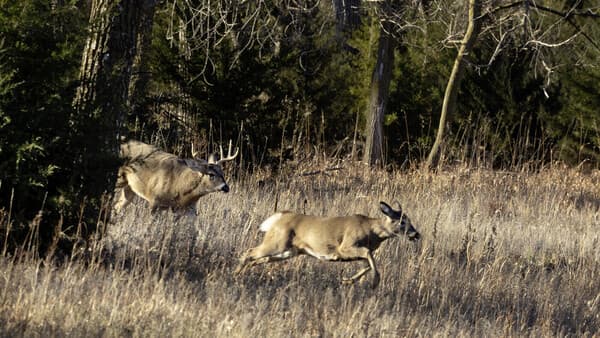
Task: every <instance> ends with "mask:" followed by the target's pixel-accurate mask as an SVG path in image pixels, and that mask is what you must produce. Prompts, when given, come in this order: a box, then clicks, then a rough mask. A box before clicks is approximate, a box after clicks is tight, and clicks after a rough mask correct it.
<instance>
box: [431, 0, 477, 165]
mask: <svg viewBox="0 0 600 338" xmlns="http://www.w3.org/2000/svg"><path fill="white" fill-rule="evenodd" d="M480 15H481V0H469V18H468V20H469V21H468V25H467V31H466V32H465V36H464V37H463V40H462V41H461V45H460V48H459V50H458V53H457V54H456V58H455V59H454V66H453V67H452V72H451V73H450V78H449V79H448V84H447V85H446V92H445V93H444V101H443V103H442V112H441V114H440V123H439V126H438V131H437V135H436V137H435V142H434V143H433V146H432V147H431V151H430V152H429V156H428V157H427V162H425V166H426V167H427V168H434V167H436V166H437V165H438V162H439V159H440V146H441V144H442V141H443V138H444V127H445V125H446V120H447V119H448V117H449V116H450V117H451V116H452V115H453V114H454V112H455V111H456V97H457V95H458V89H459V88H460V83H461V81H462V77H463V73H464V69H465V62H466V61H465V59H464V58H465V56H467V55H468V54H469V53H470V52H471V50H472V49H473V45H474V43H475V41H476V40H477V35H478V34H479V31H480V29H481V24H480Z"/></svg>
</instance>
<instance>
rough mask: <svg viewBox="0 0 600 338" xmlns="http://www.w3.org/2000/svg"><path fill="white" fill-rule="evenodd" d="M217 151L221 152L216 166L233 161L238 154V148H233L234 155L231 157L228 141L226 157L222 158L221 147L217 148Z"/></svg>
mask: <svg viewBox="0 0 600 338" xmlns="http://www.w3.org/2000/svg"><path fill="white" fill-rule="evenodd" d="M219 149H220V150H221V157H220V158H219V160H218V161H217V164H221V163H223V162H226V161H231V160H233V159H234V158H236V157H237V156H238V153H239V152H240V148H238V147H235V154H233V155H231V140H229V149H228V150H227V157H224V156H223V147H222V146H219Z"/></svg>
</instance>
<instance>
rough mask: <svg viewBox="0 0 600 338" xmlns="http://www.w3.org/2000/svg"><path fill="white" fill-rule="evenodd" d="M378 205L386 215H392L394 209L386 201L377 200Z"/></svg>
mask: <svg viewBox="0 0 600 338" xmlns="http://www.w3.org/2000/svg"><path fill="white" fill-rule="evenodd" d="M379 207H380V208H381V212H383V213H384V214H386V215H387V216H390V217H392V216H393V215H394V209H392V207H390V206H389V205H388V204H387V203H385V202H379Z"/></svg>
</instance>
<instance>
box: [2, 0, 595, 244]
mask: <svg viewBox="0 0 600 338" xmlns="http://www.w3.org/2000/svg"><path fill="white" fill-rule="evenodd" d="M469 6H471V7H473V6H476V8H478V10H479V13H478V14H479V15H476V16H475V24H476V26H475V27H476V28H477V30H476V34H475V40H474V43H473V44H472V46H471V48H470V50H467V51H466V53H465V59H464V61H463V63H462V65H463V67H464V70H463V71H462V74H461V76H460V77H459V78H458V81H457V82H456V84H457V91H456V95H455V102H454V103H455V105H454V106H453V107H451V110H449V115H448V117H447V119H446V120H445V121H444V123H442V126H443V127H445V133H444V134H443V139H442V143H441V150H440V155H439V156H440V158H441V160H439V161H437V162H436V163H435V166H433V167H432V168H433V169H436V170H443V169H444V168H451V167H454V166H459V165H462V166H476V167H485V168H490V169H502V170H538V169H540V168H543V167H544V166H547V165H551V164H553V163H564V164H567V165H570V166H584V167H586V168H598V166H599V163H600V125H599V123H600V110H599V107H600V62H599V61H598V60H600V58H599V56H600V46H599V44H600V14H599V13H600V12H599V11H600V7H599V6H598V4H597V2H596V1H536V2H532V1H527V0H525V1H513V2H509V1H506V2H505V1H493V2H486V1H483V2H482V1H473V0H471V1H387V0H386V1H359V0H348V1H341V0H333V1H290V0H288V1H275V0H273V1H266V0H265V1H224V0H222V1H212V2H208V1H178V0H169V1H153V0H121V1H117V0H114V1H106V0H88V1H70V0H54V1H43V0H19V1H1V2H0V209H1V210H2V212H1V213H0V217H4V218H9V219H14V220H15V222H11V223H9V222H0V224H13V225H12V228H7V229H0V230H2V234H0V238H2V240H3V241H6V239H7V238H10V241H11V243H14V244H15V245H16V244H17V243H19V242H21V241H23V239H24V238H22V237H23V236H26V235H27V234H28V233H29V232H28V231H23V230H27V229H28V226H29V225H28V224H31V222H32V221H34V220H36V219H37V221H39V222H41V224H42V226H41V231H40V234H39V236H41V237H42V241H41V242H44V241H43V239H44V238H45V237H47V238H50V237H52V236H53V234H54V233H56V231H58V232H60V233H63V234H65V239H64V241H65V243H68V242H69V237H68V235H69V234H71V233H73V232H74V231H75V229H76V228H77V225H79V226H80V225H81V224H84V225H85V228H86V229H85V231H86V232H88V233H92V232H93V230H94V229H95V226H96V225H97V224H98V222H99V220H102V219H103V218H105V217H106V216H107V215H103V214H102V213H100V210H102V209H103V208H102V207H103V204H106V203H108V201H109V198H108V197H109V194H110V193H111V192H112V187H113V186H114V180H115V174H116V168H117V166H118V163H119V162H118V144H119V142H120V141H121V140H122V139H130V138H132V139H138V140H142V141H145V142H149V143H154V144H157V145H159V146H160V147H161V148H163V149H165V150H167V151H171V152H173V153H175V154H177V155H180V156H182V157H190V156H191V155H190V145H191V143H192V142H194V143H195V144H196V145H197V146H198V147H199V149H200V150H201V151H202V153H203V154H204V155H207V154H208V153H209V152H212V151H214V150H215V149H216V148H215V147H216V145H218V144H225V143H226V142H227V140H229V139H231V140H233V141H234V143H235V144H236V146H238V147H240V149H241V151H242V156H241V159H240V161H239V163H238V167H237V168H235V171H236V175H238V177H241V176H243V175H242V174H240V173H247V174H252V173H253V172H254V171H257V170H263V169H265V168H268V170H269V171H272V172H274V173H276V172H277V171H278V170H279V169H281V166H282V165H285V164H286V163H298V162H301V161H309V160H310V161H314V163H328V162H332V161H334V160H348V161H362V162H365V163H366V164H367V165H376V166H385V167H387V168H391V169H408V168H416V167H421V166H423V164H424V163H426V162H427V161H426V159H427V157H428V155H429V153H430V150H431V149H432V146H433V144H434V141H435V139H436V135H437V132H438V130H439V128H440V123H439V121H440V115H441V112H442V108H443V105H444V104H443V100H444V96H445V94H446V93H447V88H448V87H447V85H448V83H449V79H452V76H451V74H452V70H453V65H454V64H455V63H456V62H457V61H456V60H457V53H458V51H459V47H460V45H461V39H463V36H464V35H465V31H466V29H467V28H468V26H469V22H470V19H469V16H468V8H469ZM374 103H377V104H374ZM377 114H380V115H377ZM373 117H376V118H375V119H374V121H375V122H373V123H371V122H370V121H372V120H373ZM378 128H380V129H381V133H380V134H381V136H382V137H381V140H380V141H379V143H378V142H377V141H372V140H377V137H376V136H377V130H379V129H378ZM373 135H375V138H373ZM378 147H379V149H377V148H378ZM373 149H374V151H375V152H374V154H375V157H373V155H372V154H373V152H372V150H373ZM378 151H379V152H380V153H378ZM367 154H369V155H368V156H367ZM373 159H375V160H373ZM57 229H58V230H57ZM9 234H10V236H9ZM19 236H21V237H19ZM65 245H67V244H65ZM41 250H42V251H43V250H44V248H43V246H42V247H41Z"/></svg>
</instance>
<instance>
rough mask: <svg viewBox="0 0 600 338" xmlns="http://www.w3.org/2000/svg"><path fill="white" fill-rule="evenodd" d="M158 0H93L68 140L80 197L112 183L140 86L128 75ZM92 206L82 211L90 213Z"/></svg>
mask: <svg viewBox="0 0 600 338" xmlns="http://www.w3.org/2000/svg"><path fill="white" fill-rule="evenodd" d="M156 4H157V0H92V2H91V12H90V31H89V36H88V39H87V41H86V44H85V47H84V48H85V49H84V51H83V56H82V62H81V69H80V83H79V87H78V88H77V91H76V94H75V98H74V100H73V107H74V114H75V115H74V116H73V118H72V119H71V120H72V121H75V122H74V124H73V128H72V131H73V140H74V141H73V142H76V143H77V145H78V149H79V151H80V153H79V154H77V160H76V162H75V163H74V168H75V169H74V173H73V177H72V185H73V186H75V187H79V188H77V190H78V192H77V193H78V194H79V195H80V198H84V197H87V198H90V199H93V200H97V198H98V197H99V196H100V195H101V194H102V193H103V192H104V191H107V190H111V189H112V187H113V186H114V179H115V177H116V176H115V173H116V169H117V166H118V150H119V143H120V136H121V134H122V133H123V132H124V122H125V117H126V116H127V115H128V114H129V113H130V112H131V110H132V106H134V105H135V104H136V103H137V102H138V101H137V100H138V97H141V92H143V86H144V82H143V81H140V79H139V78H136V77H134V76H133V74H134V72H137V73H140V71H141V68H142V67H143V61H142V60H143V55H141V53H142V52H143V48H140V46H142V45H143V44H144V42H143V41H141V40H143V39H144V38H143V37H145V39H147V38H148V37H147V35H148V34H150V33H149V32H143V30H150V29H151V24H148V22H147V21H144V20H145V19H144V18H150V17H152V16H153V14H154V10H155V7H156ZM97 211H98V210H94V208H88V209H87V210H86V212H88V213H90V215H92V214H93V213H94V212H97Z"/></svg>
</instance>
